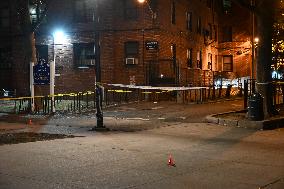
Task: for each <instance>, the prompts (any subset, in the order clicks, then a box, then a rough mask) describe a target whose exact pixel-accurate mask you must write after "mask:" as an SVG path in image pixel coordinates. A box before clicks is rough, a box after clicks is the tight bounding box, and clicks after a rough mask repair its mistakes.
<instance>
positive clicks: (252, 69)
mask: <svg viewBox="0 0 284 189" xmlns="http://www.w3.org/2000/svg"><path fill="white" fill-rule="evenodd" d="M251 7H252V36H251V43H252V47H251V48H252V49H251V54H252V60H251V79H254V66H255V44H254V38H255V37H254V33H255V26H254V25H255V18H254V17H255V15H254V7H255V2H254V0H251Z"/></svg>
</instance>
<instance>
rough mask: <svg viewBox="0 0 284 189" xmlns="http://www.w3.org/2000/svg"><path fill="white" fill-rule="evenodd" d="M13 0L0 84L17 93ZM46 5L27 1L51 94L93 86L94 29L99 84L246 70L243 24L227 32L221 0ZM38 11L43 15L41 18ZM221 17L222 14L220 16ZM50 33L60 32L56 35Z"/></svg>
mask: <svg viewBox="0 0 284 189" xmlns="http://www.w3.org/2000/svg"><path fill="white" fill-rule="evenodd" d="M13 1H15V0H10V1H9V3H7V6H1V16H2V17H1V20H2V22H1V24H2V25H3V24H5V22H6V21H7V20H6V21H5V15H7V14H8V15H9V16H8V17H9V21H10V23H12V24H10V25H9V30H10V31H11V32H3V33H1V36H2V37H1V40H2V39H3V41H4V40H6V41H5V42H4V43H1V45H2V44H7V45H8V46H9V47H8V46H7V47H1V52H4V51H3V50H2V49H11V50H10V51H9V52H10V54H11V55H10V56H7V55H5V56H3V57H10V59H11V60H9V61H7V60H1V62H5V61H6V62H10V63H8V64H6V65H7V66H8V67H7V66H6V67H7V68H5V69H3V68H2V67H1V70H0V72H1V87H2V88H4V87H9V88H16V89H17V90H19V91H21V92H22V94H23V95H24V94H29V63H25V65H23V64H21V62H23V61H21V60H22V59H24V58H25V56H24V55H22V53H21V50H20V49H21V48H23V47H22V46H21V45H19V42H21V37H23V36H21V35H20V34H19V32H15V30H16V31H18V30H17V27H18V26H17V25H15V24H13V23H17V21H16V20H14V17H15V15H16V14H17V13H16V12H17V11H15V10H18V9H17V8H16V7H13V6H12V5H13ZM46 2H48V3H47V4H46V3H44V1H36V0H33V1H30V3H31V4H30V6H29V12H30V16H31V21H32V23H38V21H41V24H40V25H39V27H38V28H37V29H36V30H35V45H36V54H37V57H36V58H37V61H36V64H37V62H40V61H42V60H44V62H46V63H47V64H50V63H51V62H52V61H55V70H56V71H55V93H65V92H76V91H86V90H93V89H94V86H95V82H96V80H95V78H96V71H95V64H96V62H95V50H94V44H95V43H96V41H95V39H96V38H95V34H99V44H100V60H101V76H102V82H103V83H108V84H112V83H119V84H133V85H153V86H204V85H209V84H212V81H213V77H214V76H213V75H214V74H213V73H224V72H225V73H226V74H223V75H229V76H230V77H241V76H247V75H249V73H250V68H249V65H250V61H251V59H250V58H251V54H250V53H251V51H250V49H249V45H250V39H249V37H248V36H247V35H249V33H246V32H243V29H244V28H240V29H239V30H234V29H231V30H230V29H227V28H228V27H227V26H228V25H229V24H231V23H232V22H230V19H231V18H230V17H229V16H228V14H225V15H224V11H225V8H226V6H228V2H227V1H224V0H148V1H145V2H144V3H139V2H138V1H137V0H121V1H117V0H96V1H94V0H72V1H70V0H61V1H51V0H49V1H48V0H47V1H46ZM1 4H2V3H1ZM229 5H232V4H229ZM46 6H47V12H45V10H46V9H45V8H46ZM2 7H4V8H2ZM5 7H6V8H8V9H9V11H8V12H9V13H7V12H5V9H6V8H5ZM45 13H46V17H45V18H44V19H40V18H41V14H45ZM232 15H233V13H232V14H231V16H232ZM226 16H228V19H224V18H225V17H226ZM225 20H227V22H225ZM226 24H227V25H226ZM2 25H1V26H2ZM230 26H231V25H230ZM236 26H237V27H238V25H236ZM15 27H16V28H15ZM226 27H227V28H226ZM229 28H230V27H229ZM18 29H19V28H18ZM1 31H2V30H1ZM56 31H57V32H58V31H61V33H60V35H59V36H58V34H59V33H57V34H56V35H55V33H56ZM224 31H225V32H224ZM230 31H234V32H231V33H230ZM7 34H8V35H7ZM242 34H243V35H242ZM5 35H7V36H9V37H4V36H5ZM224 36H225V37H224ZM58 37H59V39H57V38H58ZM224 38H227V39H226V40H221V41H220V39H224ZM228 38H229V40H228ZM241 52H242V53H241ZM2 64H3V63H1V65H2ZM17 65H20V66H17ZM3 70H5V71H3ZM3 73H4V74H3ZM11 86H12V87H11ZM36 88H37V91H38V93H39V94H48V92H49V91H48V88H49V86H48V85H40V86H36Z"/></svg>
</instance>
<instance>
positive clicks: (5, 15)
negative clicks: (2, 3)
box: [0, 8, 10, 29]
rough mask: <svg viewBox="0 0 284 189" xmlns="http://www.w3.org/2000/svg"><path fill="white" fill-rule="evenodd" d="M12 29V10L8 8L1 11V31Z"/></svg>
mask: <svg viewBox="0 0 284 189" xmlns="http://www.w3.org/2000/svg"><path fill="white" fill-rule="evenodd" d="M9 27H10V10H9V9H8V8H1V9H0V29H9Z"/></svg>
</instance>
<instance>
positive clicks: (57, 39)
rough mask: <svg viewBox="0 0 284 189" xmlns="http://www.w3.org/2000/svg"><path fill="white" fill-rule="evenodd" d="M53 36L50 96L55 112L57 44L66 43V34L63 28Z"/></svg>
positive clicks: (53, 111)
mask: <svg viewBox="0 0 284 189" xmlns="http://www.w3.org/2000/svg"><path fill="white" fill-rule="evenodd" d="M51 36H52V38H53V61H51V63H50V92H49V93H50V96H51V112H52V113H55V106H54V87H55V63H56V47H55V46H56V45H59V44H64V43H66V36H65V34H64V32H63V31H62V30H56V31H55V32H54V33H53V34H52V35H51Z"/></svg>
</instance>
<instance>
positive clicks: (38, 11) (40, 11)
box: [29, 0, 46, 25]
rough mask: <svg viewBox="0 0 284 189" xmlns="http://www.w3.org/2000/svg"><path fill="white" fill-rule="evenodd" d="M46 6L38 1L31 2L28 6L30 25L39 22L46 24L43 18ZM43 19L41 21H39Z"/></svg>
mask: <svg viewBox="0 0 284 189" xmlns="http://www.w3.org/2000/svg"><path fill="white" fill-rule="evenodd" d="M45 9H46V4H45V3H44V2H43V1H40V0H31V1H30V5H29V11H30V18H31V22H32V24H33V25H34V24H37V23H38V22H39V21H43V22H46V19H45V18H43V16H45V15H44V14H45ZM41 19H43V20H41Z"/></svg>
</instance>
